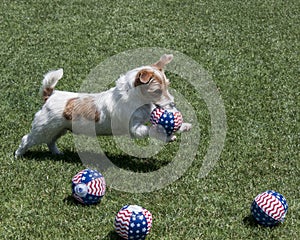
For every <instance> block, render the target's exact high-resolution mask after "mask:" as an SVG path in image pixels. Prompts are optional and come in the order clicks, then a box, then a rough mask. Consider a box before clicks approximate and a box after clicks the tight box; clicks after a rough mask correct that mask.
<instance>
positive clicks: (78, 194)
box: [72, 169, 106, 205]
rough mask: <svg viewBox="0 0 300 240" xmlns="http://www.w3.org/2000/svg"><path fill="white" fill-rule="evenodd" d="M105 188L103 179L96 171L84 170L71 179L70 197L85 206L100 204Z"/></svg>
mask: <svg viewBox="0 0 300 240" xmlns="http://www.w3.org/2000/svg"><path fill="white" fill-rule="evenodd" d="M105 188H106V184H105V180H104V177H103V176H102V175H101V173H99V172H98V171H97V170H91V169H84V170H82V171H80V172H78V173H77V174H76V175H75V176H74V177H73V178H72V195H73V197H74V198H75V199H76V200H77V201H79V202H80V203H82V204H85V205H90V204H96V203H98V202H100V200H101V198H102V197H103V196H104V194H105Z"/></svg>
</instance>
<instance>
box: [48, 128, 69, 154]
mask: <svg viewBox="0 0 300 240" xmlns="http://www.w3.org/2000/svg"><path fill="white" fill-rule="evenodd" d="M66 132H67V130H66V129H64V130H62V131H60V132H59V133H58V134H57V135H56V136H54V137H53V138H52V140H51V141H50V142H49V143H47V146H48V148H49V150H50V151H51V153H52V154H56V155H57V154H62V153H61V152H60V151H59V149H58V148H57V146H56V141H57V139H59V138H60V137H61V136H63V135H65V134H66Z"/></svg>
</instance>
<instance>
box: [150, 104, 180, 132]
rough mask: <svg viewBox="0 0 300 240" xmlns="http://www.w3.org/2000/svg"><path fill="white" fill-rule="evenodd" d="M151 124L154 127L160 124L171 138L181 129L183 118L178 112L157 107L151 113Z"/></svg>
mask: <svg viewBox="0 0 300 240" xmlns="http://www.w3.org/2000/svg"><path fill="white" fill-rule="evenodd" d="M150 122H151V123H152V124H153V125H157V124H160V125H161V126H162V127H163V128H164V130H165V131H166V133H167V135H168V136H170V135H172V133H174V132H176V131H177V130H178V129H179V128H180V127H181V125H182V122H183V118H182V115H181V113H180V112H179V111H177V110H175V111H171V110H166V109H164V108H161V107H156V108H155V109H153V110H152V112H151V117H150Z"/></svg>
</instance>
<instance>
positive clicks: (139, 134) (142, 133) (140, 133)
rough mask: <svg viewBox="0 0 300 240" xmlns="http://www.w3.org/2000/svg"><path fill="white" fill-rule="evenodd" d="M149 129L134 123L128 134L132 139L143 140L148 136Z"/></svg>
mask: <svg viewBox="0 0 300 240" xmlns="http://www.w3.org/2000/svg"><path fill="white" fill-rule="evenodd" d="M149 129H150V128H149V127H148V126H146V125H144V124H141V123H136V124H134V125H132V126H131V127H130V134H131V136H132V137H134V138H145V137H148V136H149Z"/></svg>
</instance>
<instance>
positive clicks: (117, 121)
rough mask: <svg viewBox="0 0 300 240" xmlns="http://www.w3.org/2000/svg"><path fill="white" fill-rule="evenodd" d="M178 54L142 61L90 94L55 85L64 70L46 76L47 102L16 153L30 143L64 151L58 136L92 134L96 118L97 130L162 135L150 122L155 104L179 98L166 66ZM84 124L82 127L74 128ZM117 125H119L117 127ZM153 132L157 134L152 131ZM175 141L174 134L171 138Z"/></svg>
mask: <svg viewBox="0 0 300 240" xmlns="http://www.w3.org/2000/svg"><path fill="white" fill-rule="evenodd" d="M172 59H173V55H166V54H165V55H163V56H162V57H161V58H160V60H159V61H158V62H156V63H154V64H152V65H149V66H142V67H139V68H136V69H133V70H131V71H129V72H127V73H126V74H125V75H122V76H121V77H120V78H119V79H118V80H117V82H116V86H115V87H113V88H111V89H109V90H107V91H105V92H101V93H97V94H87V93H74V92H66V91H57V90H54V88H55V86H56V84H57V82H58V80H60V79H61V78H62V76H63V70H62V69H59V70H56V71H51V72H49V73H47V74H46V75H45V76H44V80H43V82H42V88H41V93H42V97H43V99H44V102H45V103H44V105H43V107H42V109H41V110H40V111H38V112H37V113H36V114H35V117H34V120H33V122H32V129H31V132H30V133H29V134H27V135H25V136H24V137H23V138H22V141H21V144H20V146H19V148H18V149H17V151H16V152H15V156H16V157H19V156H22V155H23V154H24V153H25V152H26V151H27V150H28V149H29V148H30V147H32V146H34V145H38V144H42V143H46V144H47V145H48V147H49V150H50V151H51V152H52V153H53V154H59V153H60V152H59V150H58V148H57V146H56V143H55V142H56V140H57V139H58V138H59V137H60V136H62V135H64V134H65V133H66V132H67V130H71V131H73V133H75V134H87V132H86V131H85V128H84V126H85V125H84V124H85V123H91V122H93V123H94V125H95V131H96V134H97V135H112V134H114V135H121V134H128V132H129V133H130V134H131V136H132V137H137V138H141V137H147V136H149V132H150V129H151V130H152V131H154V132H155V133H156V134H154V136H156V137H158V138H160V139H163V138H164V137H166V136H161V134H163V133H161V131H159V129H156V128H157V127H154V126H152V127H149V126H147V125H145V123H146V122H148V121H149V119H150V114H151V110H152V109H153V108H154V106H155V105H159V106H163V107H165V108H174V103H173V102H174V98H173V96H172V95H171V94H170V93H169V91H168V85H169V80H168V79H167V78H166V75H165V73H164V71H163V68H164V66H165V65H166V64H168V63H169V62H171V61H172ZM74 123H79V124H80V126H82V127H76V128H75V127H74V126H75V125H74ZM112 125H113V126H114V127H113V129H112ZM190 128H191V124H189V123H183V124H182V126H181V128H180V130H179V131H180V132H182V131H188V130H190ZM151 135H152V134H151ZM172 140H175V136H173V135H172V136H169V137H168V138H167V139H166V141H172Z"/></svg>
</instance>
